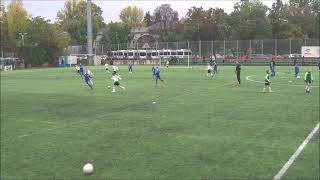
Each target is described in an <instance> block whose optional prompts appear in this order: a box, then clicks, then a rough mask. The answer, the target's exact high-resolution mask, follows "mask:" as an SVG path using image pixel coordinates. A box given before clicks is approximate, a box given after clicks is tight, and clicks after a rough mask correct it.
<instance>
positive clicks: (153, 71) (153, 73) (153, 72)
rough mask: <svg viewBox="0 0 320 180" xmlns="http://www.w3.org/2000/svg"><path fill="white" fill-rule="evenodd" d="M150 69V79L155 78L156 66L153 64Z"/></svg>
mask: <svg viewBox="0 0 320 180" xmlns="http://www.w3.org/2000/svg"><path fill="white" fill-rule="evenodd" d="M151 71H152V79H155V78H156V68H154V65H152V68H151Z"/></svg>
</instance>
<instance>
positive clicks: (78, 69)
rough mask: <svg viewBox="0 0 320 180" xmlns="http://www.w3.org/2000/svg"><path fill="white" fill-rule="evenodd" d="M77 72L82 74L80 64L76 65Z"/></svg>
mask: <svg viewBox="0 0 320 180" xmlns="http://www.w3.org/2000/svg"><path fill="white" fill-rule="evenodd" d="M75 68H76V71H77V73H78V74H79V75H80V67H79V66H78V65H76V66H75Z"/></svg>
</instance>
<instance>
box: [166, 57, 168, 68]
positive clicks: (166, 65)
mask: <svg viewBox="0 0 320 180" xmlns="http://www.w3.org/2000/svg"><path fill="white" fill-rule="evenodd" d="M166 67H167V68H169V60H168V59H167V62H166Z"/></svg>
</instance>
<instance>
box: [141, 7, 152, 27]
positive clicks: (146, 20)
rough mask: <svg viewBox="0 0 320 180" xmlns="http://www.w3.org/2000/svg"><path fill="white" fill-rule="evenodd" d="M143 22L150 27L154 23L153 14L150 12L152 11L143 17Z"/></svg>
mask: <svg viewBox="0 0 320 180" xmlns="http://www.w3.org/2000/svg"><path fill="white" fill-rule="evenodd" d="M143 23H144V24H145V25H146V26H147V27H148V26H151V25H152V23H153V22H152V16H151V14H150V11H148V12H146V15H145V16H144V18H143Z"/></svg>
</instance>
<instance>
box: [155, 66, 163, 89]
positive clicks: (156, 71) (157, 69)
mask: <svg viewBox="0 0 320 180" xmlns="http://www.w3.org/2000/svg"><path fill="white" fill-rule="evenodd" d="M155 75H156V85H158V80H160V81H161V82H164V81H163V79H161V77H160V69H159V68H158V67H156V70H155Z"/></svg>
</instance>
